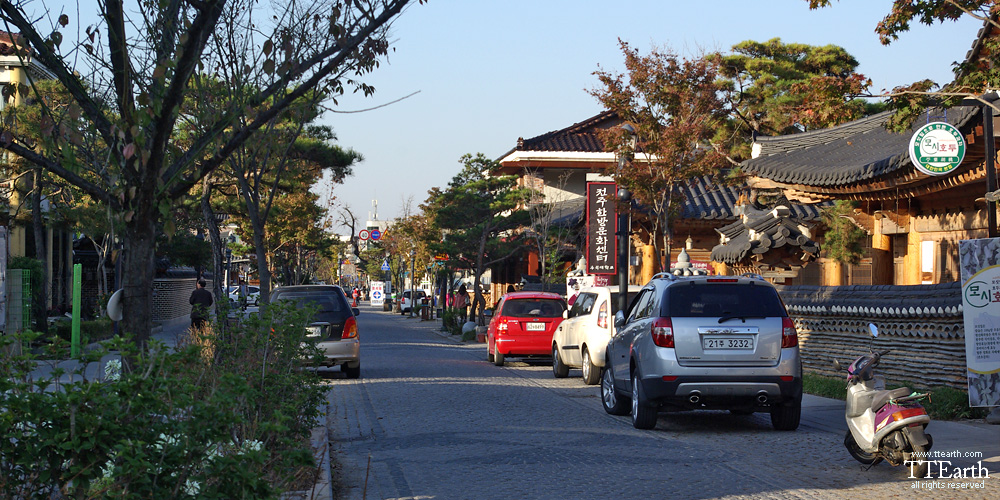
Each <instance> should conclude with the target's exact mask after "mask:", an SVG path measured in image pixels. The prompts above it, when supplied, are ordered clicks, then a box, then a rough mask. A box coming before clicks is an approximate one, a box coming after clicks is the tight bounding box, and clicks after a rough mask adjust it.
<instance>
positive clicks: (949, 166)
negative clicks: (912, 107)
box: [910, 122, 965, 175]
mask: <svg viewBox="0 0 1000 500" xmlns="http://www.w3.org/2000/svg"><path fill="white" fill-rule="evenodd" d="M963 158H965V139H963V138H962V133H961V132H959V130H958V129H957V128H955V127H954V126H952V125H951V124H949V123H944V122H932V123H928V124H927V125H924V126H923V127H920V128H919V129H918V130H917V131H916V132H915V133H914V134H913V137H911V138H910V161H912V162H913V166H915V167H917V170H919V171H921V172H923V173H925V174H927V175H946V174H949V173H951V171H953V170H955V169H956V168H958V166H959V165H961V164H962V159H963Z"/></svg>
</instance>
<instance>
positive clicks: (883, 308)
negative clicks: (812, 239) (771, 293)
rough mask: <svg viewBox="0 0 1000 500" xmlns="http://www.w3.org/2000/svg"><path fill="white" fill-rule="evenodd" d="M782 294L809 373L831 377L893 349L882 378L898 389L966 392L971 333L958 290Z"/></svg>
mask: <svg viewBox="0 0 1000 500" xmlns="http://www.w3.org/2000/svg"><path fill="white" fill-rule="evenodd" d="M778 291H779V294H780V295H781V298H782V300H784V302H785V305H786V306H787V308H788V314H789V315H790V316H791V317H792V319H793V320H794V321H795V326H796V328H797V329H798V332H799V350H800V352H801V355H802V364H803V368H804V369H806V370H807V371H810V372H814V373H818V374H821V375H827V376H836V377H843V376H844V375H843V373H837V372H835V371H834V370H833V367H832V361H833V359H834V358H836V359H839V360H840V361H841V362H842V363H843V362H848V363H849V362H851V361H853V360H854V359H855V358H857V357H858V356H859V355H861V354H862V353H863V352H866V351H867V349H868V341H869V339H870V338H871V337H870V334H869V333H868V323H874V324H875V325H876V326H878V328H879V337H878V339H877V340H875V343H874V346H875V348H876V349H892V351H893V352H892V354H891V355H890V356H891V359H892V360H893V361H894V362H887V363H885V364H883V365H881V366H880V367H879V370H880V371H881V372H882V373H883V374H884V375H885V377H886V379H887V380H889V381H891V382H898V383H904V382H905V383H908V384H913V385H915V386H917V387H932V386H942V385H943V386H948V387H953V388H955V389H960V390H966V389H967V381H966V380H967V379H966V368H965V327H964V324H963V319H962V295H961V292H962V289H961V285H960V284H959V283H958V282H951V283H942V284H937V285H911V286H892V285H876V286H861V285H852V286H836V287H833V286H804V285H803V286H789V287H778Z"/></svg>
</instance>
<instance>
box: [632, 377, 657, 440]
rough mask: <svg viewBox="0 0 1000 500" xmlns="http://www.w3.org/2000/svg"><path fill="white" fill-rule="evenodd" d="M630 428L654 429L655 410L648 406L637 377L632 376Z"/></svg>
mask: <svg viewBox="0 0 1000 500" xmlns="http://www.w3.org/2000/svg"><path fill="white" fill-rule="evenodd" d="M632 427H635V428H636V429H652V428H653V427H656V408H653V407H652V406H649V403H648V402H647V401H646V396H645V395H644V394H643V393H642V385H641V384H640V383H639V375H637V374H635V373H633V374H632Z"/></svg>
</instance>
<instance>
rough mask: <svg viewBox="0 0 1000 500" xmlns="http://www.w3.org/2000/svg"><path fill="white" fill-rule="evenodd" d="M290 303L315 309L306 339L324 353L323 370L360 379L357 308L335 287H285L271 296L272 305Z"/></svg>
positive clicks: (278, 289) (276, 290)
mask: <svg viewBox="0 0 1000 500" xmlns="http://www.w3.org/2000/svg"><path fill="white" fill-rule="evenodd" d="M281 301H288V302H292V303H293V304H295V306H296V307H297V308H300V309H301V308H305V307H307V306H312V307H313V308H315V310H316V313H315V316H313V318H312V323H311V324H310V325H309V326H308V327H307V328H306V330H307V331H306V335H305V336H306V338H307V339H310V340H313V341H315V342H316V346H317V347H318V348H319V349H320V351H322V352H323V355H324V359H323V361H322V362H321V363H320V364H321V365H322V366H330V367H332V366H340V367H341V371H343V372H344V373H345V374H346V375H347V378H358V377H360V376H361V342H360V338H359V336H358V321H357V316H358V315H359V314H361V311H359V310H358V308H356V307H355V308H352V307H351V305H350V303H349V302H348V301H347V297H346V296H345V295H344V291H343V290H342V289H341V288H340V287H339V286H336V285H295V286H283V287H280V288H277V289H275V290H274V291H273V292H271V302H272V303H278V302H281Z"/></svg>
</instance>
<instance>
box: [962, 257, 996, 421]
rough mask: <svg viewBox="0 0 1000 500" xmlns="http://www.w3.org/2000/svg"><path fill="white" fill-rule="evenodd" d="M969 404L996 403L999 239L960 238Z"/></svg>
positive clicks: (983, 404) (993, 404)
mask: <svg viewBox="0 0 1000 500" xmlns="http://www.w3.org/2000/svg"><path fill="white" fill-rule="evenodd" d="M958 254H959V262H961V265H962V316H963V317H964V320H965V363H966V369H967V371H968V377H969V406H1000V238H984V239H978V240H962V241H960V242H959V244H958Z"/></svg>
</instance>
